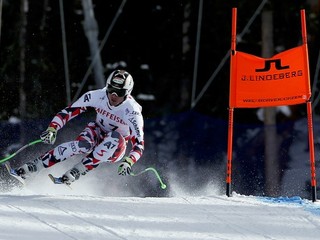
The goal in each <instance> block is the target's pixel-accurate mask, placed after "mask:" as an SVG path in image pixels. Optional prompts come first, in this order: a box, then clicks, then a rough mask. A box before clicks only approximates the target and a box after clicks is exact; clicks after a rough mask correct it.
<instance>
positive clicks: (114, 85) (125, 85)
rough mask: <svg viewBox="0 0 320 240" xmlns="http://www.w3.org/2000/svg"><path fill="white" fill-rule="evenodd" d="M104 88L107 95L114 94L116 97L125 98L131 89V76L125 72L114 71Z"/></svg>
mask: <svg viewBox="0 0 320 240" xmlns="http://www.w3.org/2000/svg"><path fill="white" fill-rule="evenodd" d="M106 87H107V92H108V93H115V94H117V96H118V97H124V96H127V95H129V94H130V93H131V91H132V89H133V79H132V76H131V75H130V74H129V73H128V72H127V71H124V70H115V71H113V72H112V73H111V74H110V75H109V77H108V79H107V83H106Z"/></svg>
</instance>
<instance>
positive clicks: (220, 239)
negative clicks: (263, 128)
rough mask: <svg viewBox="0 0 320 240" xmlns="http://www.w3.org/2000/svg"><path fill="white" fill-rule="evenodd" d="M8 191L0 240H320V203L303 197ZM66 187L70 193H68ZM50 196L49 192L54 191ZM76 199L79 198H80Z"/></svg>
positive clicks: (1, 198)
mask: <svg viewBox="0 0 320 240" xmlns="http://www.w3.org/2000/svg"><path fill="white" fill-rule="evenodd" d="M50 188H51V189H50V191H51V192H55V191H57V189H59V188H60V189H62V192H64V191H66V192H68V191H69V193H68V194H59V193H54V194H37V193H36V192H34V191H29V190H26V189H23V190H21V189H20V190H16V191H12V192H8V193H1V194H0V214H1V218H0V239H5V240H9V239H10V240H11V239H12V240H13V239H14V240H20V239H23V240H34V239H41V240H46V239H52V240H57V239H59V240H64V239H66V240H68V239H83V240H88V239H92V240H99V239H104V240H106V239H113V240H117V239H126V240H163V239H170V240H182V239H183V240H206V239H216V240H243V239H248V240H260V239H261V240H266V239H268V240H270V239H273V240H286V239H290V240H291V239H295V240H300V239H301V240H308V239H310V240H311V239H312V240H315V239H319V237H320V204H319V203H318V202H315V203H312V202H310V201H309V200H303V199H301V198H300V197H290V198H287V197H280V198H266V197H260V198H258V197H253V196H242V195H238V194H236V193H234V194H233V196H232V197H226V196H223V195H208V196H182V195H181V196H172V197H162V198H161V197H158V198H156V197H145V198H142V197H107V196H98V195H90V194H87V195H86V194H84V195H81V194H77V189H75V188H74V189H72V190H70V189H67V187H66V186H62V185H53V186H51V187H50ZM63 188H64V189H63ZM48 192H49V188H48ZM73 194H76V195H73Z"/></svg>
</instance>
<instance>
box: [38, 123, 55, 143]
mask: <svg viewBox="0 0 320 240" xmlns="http://www.w3.org/2000/svg"><path fill="white" fill-rule="evenodd" d="M56 137H57V130H56V129H55V128H53V127H48V128H47V130H45V131H44V132H42V133H41V135H40V138H41V140H42V142H44V143H47V144H54V142H55V141H56Z"/></svg>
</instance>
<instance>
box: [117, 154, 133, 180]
mask: <svg viewBox="0 0 320 240" xmlns="http://www.w3.org/2000/svg"><path fill="white" fill-rule="evenodd" d="M133 164H134V161H133V160H132V158H130V157H124V158H123V160H122V162H121V164H120V165H119V167H118V174H119V175H123V176H125V175H127V174H128V175H130V173H131V167H132V165H133Z"/></svg>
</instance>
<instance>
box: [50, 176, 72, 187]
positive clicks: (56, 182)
mask: <svg viewBox="0 0 320 240" xmlns="http://www.w3.org/2000/svg"><path fill="white" fill-rule="evenodd" d="M48 176H49V178H50V179H51V181H52V182H53V183H54V184H64V185H66V186H68V187H69V188H70V189H71V187H70V184H67V183H65V182H63V181H62V177H54V176H53V175H52V174H48Z"/></svg>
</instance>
